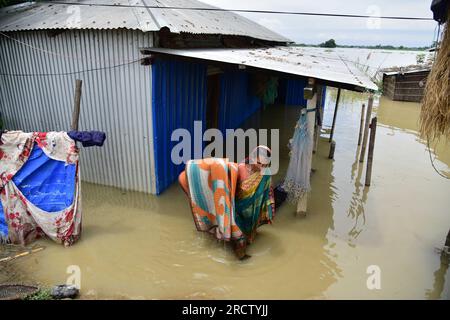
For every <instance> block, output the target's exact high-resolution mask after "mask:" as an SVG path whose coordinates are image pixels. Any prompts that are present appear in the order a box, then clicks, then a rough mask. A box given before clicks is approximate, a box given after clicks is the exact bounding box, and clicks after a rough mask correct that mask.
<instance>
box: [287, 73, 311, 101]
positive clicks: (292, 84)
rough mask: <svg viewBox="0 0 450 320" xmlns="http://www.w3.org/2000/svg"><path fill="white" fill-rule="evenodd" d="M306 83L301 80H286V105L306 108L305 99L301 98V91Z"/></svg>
mask: <svg viewBox="0 0 450 320" xmlns="http://www.w3.org/2000/svg"><path fill="white" fill-rule="evenodd" d="M306 85H307V82H306V80H303V79H298V80H297V79H287V80H286V101H285V103H286V105H292V106H303V107H306V99H305V98H304V97H303V89H304V88H305V87H306Z"/></svg>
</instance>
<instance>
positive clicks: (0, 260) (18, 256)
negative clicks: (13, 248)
mask: <svg viewBox="0 0 450 320" xmlns="http://www.w3.org/2000/svg"><path fill="white" fill-rule="evenodd" d="M42 250H44V247H40V248H37V249H33V250H30V251H25V252H22V253H19V254H16V255H15V256H12V257H6V258H3V259H0V262H7V261H11V260H14V259H17V258H20V257H25V256H27V255H29V254H31V253H36V252H39V251H42Z"/></svg>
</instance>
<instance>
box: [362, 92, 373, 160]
mask: <svg viewBox="0 0 450 320" xmlns="http://www.w3.org/2000/svg"><path fill="white" fill-rule="evenodd" d="M372 106H373V94H370V96H369V103H368V104H367V112H366V122H365V124H364V135H363V141H362V147H361V154H360V155H359V162H364V156H365V154H366V146H367V137H368V135H369V124H370V117H371V116H372Z"/></svg>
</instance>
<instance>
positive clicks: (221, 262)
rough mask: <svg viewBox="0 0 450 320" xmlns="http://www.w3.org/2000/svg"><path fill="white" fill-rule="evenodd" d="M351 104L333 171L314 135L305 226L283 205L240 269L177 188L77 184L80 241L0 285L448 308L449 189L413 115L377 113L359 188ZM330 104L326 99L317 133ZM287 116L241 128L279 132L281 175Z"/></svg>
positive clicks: (113, 294)
mask: <svg viewBox="0 0 450 320" xmlns="http://www.w3.org/2000/svg"><path fill="white" fill-rule="evenodd" d="M361 97H362V96H360V95H355V94H351V93H349V92H344V94H343V96H342V98H341V99H342V102H341V105H340V109H339V113H338V117H337V126H336V131H335V140H336V143H337V146H336V153H335V160H334V161H333V160H329V159H327V155H328V149H329V143H328V139H327V134H326V133H327V130H326V129H327V128H325V130H324V132H323V135H322V137H321V140H320V145H319V151H318V153H317V154H316V155H315V157H314V164H313V167H314V168H315V169H316V172H315V173H314V175H313V177H312V188H313V192H312V195H311V198H310V203H309V213H308V215H307V216H306V217H304V218H302V217H295V215H294V214H293V212H294V211H295V208H294V207H293V206H291V205H289V204H285V205H283V207H282V208H281V209H280V210H279V211H278V212H277V217H276V220H275V223H274V224H273V225H271V226H263V227H262V228H261V229H260V233H259V235H258V237H257V240H256V242H255V243H254V244H253V245H252V246H251V248H250V249H249V253H250V254H251V255H252V258H251V259H249V260H247V261H244V262H239V261H236V260H235V258H234V256H233V254H232V252H231V251H230V250H229V248H226V247H224V246H223V245H222V244H220V243H217V242H215V241H214V240H212V239H211V238H210V237H209V236H208V235H205V234H200V233H198V232H197V231H196V230H195V227H194V223H193V221H192V216H191V213H190V210H189V206H188V203H187V200H186V198H185V195H184V194H183V193H182V191H181V189H180V188H179V187H178V186H177V185H176V184H174V185H173V186H172V187H171V188H170V189H169V190H167V191H166V192H164V194H163V195H161V196H159V197H155V196H149V195H145V194H140V193H133V192H122V191H121V190H118V189H115V188H108V187H103V186H97V185H92V184H87V183H83V185H82V196H83V200H82V201H83V235H82V239H81V241H79V242H78V243H77V244H76V245H75V246H73V247H71V248H68V249H65V248H63V247H62V246H59V245H57V244H54V243H52V242H50V241H46V240H42V241H40V242H39V244H40V245H43V246H45V247H46V248H45V250H43V251H41V252H38V253H35V254H32V255H29V256H27V257H23V258H20V259H17V260H15V261H14V262H11V263H8V264H6V265H5V264H3V265H0V268H2V270H0V283H1V282H4V281H9V282H14V281H27V282H31V283H40V284H43V285H54V284H59V283H65V282H66V279H67V277H68V276H69V274H68V273H67V270H68V269H67V268H68V267H69V266H71V265H76V266H79V268H80V270H81V293H82V297H83V298H88V299H89V298H90V299H95V298H100V299H102V298H132V299H139V298H145V299H174V298H180V299H185V298H187V299H190V298H211V299H241V298H242V299H323V298H325V299H333V298H338V299H340V298H345V299H347V298H350V299H360V298H362V299H372V298H375V299H378V298H387V299H392V298H406V299H423V298H425V299H428V298H431V299H439V298H441V299H449V298H450V275H449V273H450V272H449V271H448V270H447V268H446V266H447V264H446V263H445V261H444V263H441V260H440V255H439V254H438V253H437V252H436V251H435V248H439V247H442V245H443V242H444V240H445V236H446V234H447V232H448V230H449V228H450V214H449V213H450V212H449V207H450V206H449V205H450V199H449V194H450V183H449V181H448V180H445V179H443V178H442V177H440V176H439V175H438V174H436V172H435V171H434V170H433V168H432V167H431V164H430V159H429V154H428V152H427V149H426V145H425V143H424V142H423V141H421V140H420V139H419V137H418V136H417V119H418V115H419V111H420V105H419V104H415V103H401V102H392V101H390V100H387V99H385V98H381V100H380V101H379V105H377V106H376V108H375V110H374V113H376V114H377V115H378V128H377V140H376V148H375V156H374V158H375V159H374V166H373V177H372V186H371V187H370V188H365V187H364V186H363V184H364V175H365V165H366V163H364V164H360V163H359V162H358V161H357V156H358V148H357V140H358V129H359V119H360V112H361V103H362V102H361V100H360V99H361ZM334 99H335V92H334V91H331V92H330V93H329V95H328V97H327V104H326V114H325V125H326V127H329V126H330V124H331V119H332V110H333V107H334ZM297 115H298V109H296V108H292V107H282V106H273V107H270V108H268V109H266V110H265V111H263V114H262V115H261V116H256V117H255V118H254V119H251V120H250V123H252V124H259V125H260V126H261V127H269V128H270V127H272V128H280V133H281V139H282V140H281V146H282V150H281V154H282V156H283V159H281V160H282V169H283V168H285V167H286V165H287V161H288V158H287V150H286V147H285V145H286V143H287V140H288V139H289V138H290V137H291V135H292V133H293V127H294V123H295V121H296V119H297ZM433 147H436V150H435V153H436V155H437V159H436V160H435V163H436V166H437V167H438V168H439V169H441V170H443V171H446V172H447V173H449V170H450V169H449V166H450V147H449V145H448V144H447V145H446V144H445V143H444V142H442V143H440V144H438V145H437V146H433ZM434 156H435V155H434V154H433V157H434ZM82 165H83V164H82ZM84 165H88V164H84ZM283 173H284V171H283V170H281V172H280V174H279V175H277V177H275V180H279V179H281V178H282V176H283ZM371 265H377V266H378V267H379V268H380V270H381V289H380V290H369V289H368V288H367V285H366V281H367V277H368V276H369V275H368V274H367V273H366V271H367V268H368V267H369V266H371Z"/></svg>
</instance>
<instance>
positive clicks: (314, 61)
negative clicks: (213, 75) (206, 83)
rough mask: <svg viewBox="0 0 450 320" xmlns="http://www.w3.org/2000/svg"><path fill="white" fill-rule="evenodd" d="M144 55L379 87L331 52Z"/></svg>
mask: <svg viewBox="0 0 450 320" xmlns="http://www.w3.org/2000/svg"><path fill="white" fill-rule="evenodd" d="M141 52H142V53H143V54H151V55H155V56H159V57H166V58H167V57H170V58H175V59H188V60H192V59H193V60H203V61H206V62H209V63H219V64H228V65H237V66H239V67H240V68H249V69H259V70H265V71H267V72H271V73H276V74H283V75H285V76H291V77H306V78H314V79H316V80H317V81H318V82H319V83H322V84H326V85H330V86H333V87H338V88H343V89H348V90H353V91H359V92H362V91H376V90H378V87H377V85H376V84H375V83H373V82H372V80H371V79H370V78H369V77H368V76H367V75H365V74H364V73H363V72H362V71H360V70H359V69H358V68H357V67H356V65H355V64H354V63H353V62H352V61H349V60H345V59H344V58H342V57H341V56H339V55H338V54H337V53H336V52H334V51H330V52H327V51H324V52H323V53H321V54H320V55H319V54H317V53H316V52H314V53H312V52H311V51H309V50H308V48H300V47H273V48H258V49H167V48H145V49H142V50H141Z"/></svg>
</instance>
